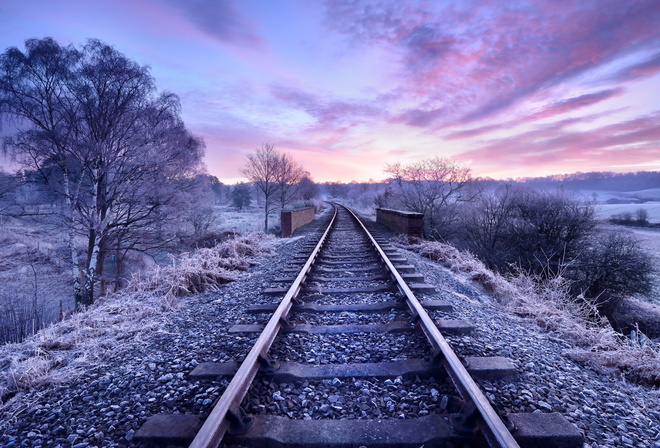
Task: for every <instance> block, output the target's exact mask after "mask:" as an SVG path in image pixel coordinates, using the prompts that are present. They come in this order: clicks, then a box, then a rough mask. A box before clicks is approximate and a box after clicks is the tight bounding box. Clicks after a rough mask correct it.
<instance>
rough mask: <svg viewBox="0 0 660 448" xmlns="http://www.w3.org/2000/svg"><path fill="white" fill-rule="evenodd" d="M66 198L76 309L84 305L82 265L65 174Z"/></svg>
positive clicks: (69, 191) (66, 174) (65, 174)
mask: <svg viewBox="0 0 660 448" xmlns="http://www.w3.org/2000/svg"><path fill="white" fill-rule="evenodd" d="M64 198H65V206H66V208H67V209H66V213H67V215H68V216H67V220H68V221H69V241H68V244H69V253H70V255H71V275H72V277H73V299H74V303H75V307H76V309H79V308H80V306H81V305H82V300H83V294H82V287H81V284H80V265H79V264H78V263H79V257H78V249H76V234H75V218H74V217H73V216H74V215H73V200H72V197H71V187H70V184H69V176H68V173H67V172H66V171H65V172H64Z"/></svg>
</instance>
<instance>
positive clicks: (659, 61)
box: [613, 53, 660, 81]
mask: <svg viewBox="0 0 660 448" xmlns="http://www.w3.org/2000/svg"><path fill="white" fill-rule="evenodd" d="M658 72H660V53H656V54H655V55H653V56H651V57H650V58H649V59H647V60H645V61H643V62H639V63H637V64H633V65H631V66H628V67H626V68H625V69H623V70H621V71H620V72H619V73H617V74H616V75H615V76H614V77H613V79H614V80H616V81H630V80H633V79H637V78H644V77H647V76H651V75H654V74H656V73H658Z"/></svg>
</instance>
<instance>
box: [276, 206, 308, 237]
mask: <svg viewBox="0 0 660 448" xmlns="http://www.w3.org/2000/svg"><path fill="white" fill-rule="evenodd" d="M314 213H315V210H314V207H308V208H301V209H299V210H283V211H282V213H281V215H280V217H281V223H282V224H281V226H280V236H281V237H283V238H286V237H289V236H291V235H292V234H293V232H294V231H295V230H296V229H297V228H298V227H300V226H304V225H305V224H307V223H310V222H312V221H314Z"/></svg>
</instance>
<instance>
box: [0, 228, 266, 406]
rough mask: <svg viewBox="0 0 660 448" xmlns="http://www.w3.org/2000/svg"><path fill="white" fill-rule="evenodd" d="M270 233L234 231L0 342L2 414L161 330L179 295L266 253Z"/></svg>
mask: <svg viewBox="0 0 660 448" xmlns="http://www.w3.org/2000/svg"><path fill="white" fill-rule="evenodd" d="M272 246H273V238H271V237H266V236H265V235H263V234H250V235H246V236H239V237H237V238H235V239H233V240H229V241H225V242H223V243H222V244H220V245H218V246H217V247H215V248H212V249H199V250H197V251H195V252H192V253H189V254H184V256H182V257H181V258H180V259H178V260H176V261H175V262H174V263H173V265H172V266H168V267H165V268H159V269H156V270H155V271H154V272H153V273H151V274H149V275H147V276H146V277H145V278H144V279H142V280H141V279H138V278H135V279H133V280H132V282H131V285H130V288H127V289H125V290H123V291H120V292H118V293H116V294H113V295H111V296H108V297H105V298H102V299H99V300H98V301H97V302H96V303H95V304H94V305H93V306H91V307H90V308H89V309H87V310H85V311H82V312H78V313H75V314H72V315H71V316H69V317H68V318H66V319H65V320H63V321H61V322H58V323H56V324H53V325H50V326H49V327H47V328H45V329H43V330H41V331H39V332H38V333H37V334H35V335H34V336H32V337H30V338H28V339H27V340H25V341H24V342H22V343H18V344H7V345H4V346H2V347H0V412H8V410H11V409H14V410H15V408H16V407H17V406H20V404H18V403H16V401H17V400H11V399H12V397H14V396H15V395H16V394H20V392H22V391H27V390H31V389H34V388H37V389H38V388H42V387H47V386H49V385H54V384H60V383H64V382H69V381H72V380H74V379H75V378H77V377H79V376H80V375H81V374H82V373H83V372H84V370H85V369H87V368H89V367H92V366H100V365H103V363H104V362H105V361H106V360H108V359H110V358H112V357H115V356H117V355H118V354H120V353H123V351H125V350H128V349H129V347H130V345H131V344H135V343H138V344H139V343H140V341H142V340H143V339H144V338H145V337H146V336H147V335H148V334H150V333H154V332H159V331H162V328H163V327H164V326H165V324H166V322H167V321H168V319H169V313H170V312H173V311H175V310H176V308H177V304H178V299H177V297H179V296H181V295H185V294H192V293H195V292H201V291H208V290H213V289H216V288H217V287H218V286H219V285H220V284H223V283H226V282H228V281H231V280H232V279H233V278H235V277H236V275H237V274H236V272H237V270H244V269H246V268H247V267H248V266H250V265H252V264H253V263H254V258H255V257H256V256H257V255H260V254H264V253H267V252H270V251H271V250H272Z"/></svg>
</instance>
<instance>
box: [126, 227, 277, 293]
mask: <svg viewBox="0 0 660 448" xmlns="http://www.w3.org/2000/svg"><path fill="white" fill-rule="evenodd" d="M271 241H272V237H268V236H266V235H264V234H260V233H255V234H248V235H244V236H236V237H234V238H231V239H228V240H225V241H223V242H221V243H220V244H218V245H216V246H214V247H210V248H199V249H197V250H195V251H193V252H189V253H183V254H181V256H179V257H178V258H173V259H172V265H170V266H164V267H160V266H159V267H157V268H156V269H154V271H152V272H151V273H149V274H147V275H146V276H136V277H134V278H133V279H132V280H131V282H130V283H129V285H128V287H127V289H128V290H129V291H153V292H156V293H158V294H162V295H164V296H167V297H181V296H186V295H190V294H197V293H201V292H206V291H214V290H216V289H217V288H218V287H219V286H220V285H223V284H225V283H229V282H233V281H235V280H236V279H237V278H238V274H237V271H244V270H246V269H247V268H248V267H250V266H251V265H252V263H253V258H254V257H255V256H257V255H259V254H262V253H267V252H269V251H270V249H271V244H270V242H271Z"/></svg>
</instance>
